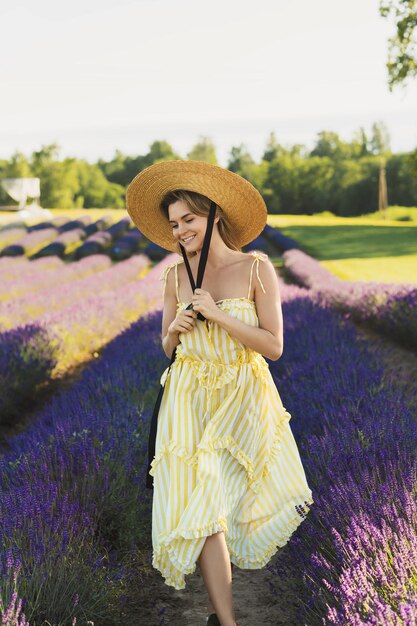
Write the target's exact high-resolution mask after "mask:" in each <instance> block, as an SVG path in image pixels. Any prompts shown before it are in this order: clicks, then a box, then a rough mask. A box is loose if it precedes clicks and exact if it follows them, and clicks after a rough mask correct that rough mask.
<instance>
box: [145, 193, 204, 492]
mask: <svg viewBox="0 0 417 626" xmlns="http://www.w3.org/2000/svg"><path fill="white" fill-rule="evenodd" d="M215 215H216V203H215V202H213V200H212V201H211V204H210V212H209V216H208V219H207V227H206V233H205V235H204V242H203V247H202V249H201V256H200V260H199V262H198V270H197V282H196V283H195V282H194V277H193V273H192V271H191V267H190V263H189V261H188V258H187V255H186V252H185V249H184V247H183V246H182V245H181V244H180V248H181V253H182V256H183V258H184V263H185V267H186V268H187V273H188V278H189V279H190V283H191V288H192V290H193V293H194V291H195V290H196V289H199V288H200V287H201V285H202V282H203V277H204V270H205V269H206V263H207V257H208V253H209V248H210V241H211V234H212V232H213V225H214V218H215ZM192 308H193V304H192V302H191V303H190V304H189V305H188V306H187V307H186V310H188V309H192ZM197 319H199V320H201V321H202V322H204V321H205V319H206V318H205V317H204V315H203V314H202V313H200V312H198V313H197ZM176 353H177V347H176V346H175V348H174V351H173V353H172V357H171V361H170V364H169V366H168V372H167V377H166V378H165V382H166V380H167V378H168V374H169V372H170V370H171V365H172V364H173V362H174V361H175V355H176ZM164 388H165V387H164V385H161V388H160V389H159V393H158V397H157V399H156V403H155V407H154V410H153V413H152V418H151V426H150V430H149V441H148V468H147V470H146V487H147V488H148V489H153V476H152V475H151V474H149V470H150V469H151V463H152V461H153V459H154V457H155V443H156V433H157V429H158V413H159V409H160V406H161V400H162V396H163V394H164Z"/></svg>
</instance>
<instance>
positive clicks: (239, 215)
mask: <svg viewBox="0 0 417 626" xmlns="http://www.w3.org/2000/svg"><path fill="white" fill-rule="evenodd" d="M175 189H186V190H188V191H196V192H198V193H200V194H202V195H204V196H206V197H207V198H209V199H210V200H213V201H214V202H215V203H216V204H217V205H218V206H219V207H220V208H221V209H223V211H224V212H225V213H226V214H227V217H228V218H229V220H230V223H231V225H232V226H233V229H234V232H235V235H236V241H237V245H238V247H239V248H241V247H242V246H244V245H246V244H248V243H249V242H250V241H253V239H255V238H256V237H257V236H258V235H259V234H260V233H261V232H262V230H263V229H264V227H265V224H266V221H267V208H266V204H265V202H264V200H263V198H262V196H261V194H260V193H259V191H258V190H257V189H255V187H254V186H253V185H252V184H251V183H250V182H249V181H248V180H246V179H245V178H242V176H239V174H235V173H234V172H230V171H229V170H227V169H225V168H223V167H220V166H218V165H211V164H209V163H206V162H204V161H192V160H183V159H179V160H175V161H163V162H160V163H155V164H154V165H151V166H150V167H147V168H146V169H144V170H143V171H142V172H139V174H137V176H135V178H134V179H133V180H132V182H131V183H130V185H129V186H128V188H127V192H126V208H127V212H128V213H129V215H130V217H131V218H132V220H133V222H134V223H135V224H136V226H137V227H138V228H139V230H140V231H141V232H142V233H143V234H144V235H145V236H146V237H148V239H150V240H151V241H153V242H155V243H157V244H158V245H159V246H161V247H162V248H165V249H167V250H170V251H172V252H176V251H177V248H176V242H175V240H174V238H173V235H172V227H171V226H170V225H169V222H168V220H167V219H166V217H165V215H164V214H163V213H162V211H161V209H160V202H161V200H162V199H163V197H164V196H165V194H166V193H167V192H168V191H174V190H175Z"/></svg>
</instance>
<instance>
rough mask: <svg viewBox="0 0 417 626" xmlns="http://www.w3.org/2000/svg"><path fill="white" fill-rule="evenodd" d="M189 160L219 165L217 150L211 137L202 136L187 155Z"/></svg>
mask: <svg viewBox="0 0 417 626" xmlns="http://www.w3.org/2000/svg"><path fill="white" fill-rule="evenodd" d="M187 159H192V160H193V161H206V163H211V164H212V165H217V164H218V161H217V157H216V148H215V146H214V143H213V142H212V140H211V139H210V138H209V137H204V136H202V135H200V139H199V141H198V142H197V143H196V144H195V145H194V146H193V147H192V149H191V151H190V152H189V153H188V154H187Z"/></svg>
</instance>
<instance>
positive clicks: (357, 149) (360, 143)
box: [351, 126, 369, 159]
mask: <svg viewBox="0 0 417 626" xmlns="http://www.w3.org/2000/svg"><path fill="white" fill-rule="evenodd" d="M368 144H369V140H368V137H367V135H366V132H365V129H364V128H363V127H362V126H361V127H360V129H359V130H358V131H356V132H355V133H354V135H353V140H352V142H351V145H352V152H353V154H352V156H353V157H357V158H359V159H360V158H361V157H364V156H367V155H368V154H369V147H368Z"/></svg>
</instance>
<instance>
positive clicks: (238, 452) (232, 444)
mask: <svg viewBox="0 0 417 626" xmlns="http://www.w3.org/2000/svg"><path fill="white" fill-rule="evenodd" d="M290 419H291V414H290V413H289V412H288V411H287V410H286V409H285V408H284V409H283V413H282V415H281V416H280V419H279V420H278V421H277V423H276V427H275V433H274V436H273V439H272V443H271V446H270V449H269V454H268V457H267V458H266V459H265V462H264V464H263V465H262V466H261V469H260V471H258V473H257V474H255V463H254V462H253V460H252V459H250V458H249V456H248V455H247V454H245V453H244V452H243V450H242V449H241V448H240V447H239V445H238V443H237V442H236V441H235V439H234V438H233V437H232V436H231V435H227V436H226V437H222V438H218V439H209V440H206V441H204V442H202V443H199V444H198V445H197V449H196V451H195V452H194V453H191V454H190V452H189V451H188V450H187V449H186V448H185V447H183V446H180V445H179V444H178V443H177V442H176V441H173V440H171V441H170V442H169V443H164V444H162V446H160V447H159V449H158V452H157V454H156V455H155V457H154V459H153V461H152V463H151V468H150V470H149V473H150V474H151V475H152V476H155V468H156V467H157V466H158V465H159V463H160V462H161V460H162V458H163V457H164V456H165V455H167V454H175V456H176V457H178V458H179V459H181V460H182V461H184V463H186V464H187V465H190V466H194V467H196V468H197V471H198V465H199V459H200V456H201V453H202V452H215V451H216V450H221V449H224V450H228V451H229V452H230V454H231V455H232V456H233V457H234V458H235V459H236V460H237V461H238V462H239V463H240V465H242V467H243V468H244V469H245V471H246V474H247V478H248V487H250V488H251V489H252V491H254V492H255V493H259V490H260V486H261V484H262V482H263V481H264V480H265V478H266V476H267V475H268V474H269V472H270V470H271V465H272V464H273V461H274V459H276V457H277V455H278V453H279V451H280V449H281V437H282V433H283V430H284V428H285V426H286V424H287V423H288V422H289V421H290ZM197 475H198V474H197Z"/></svg>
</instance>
